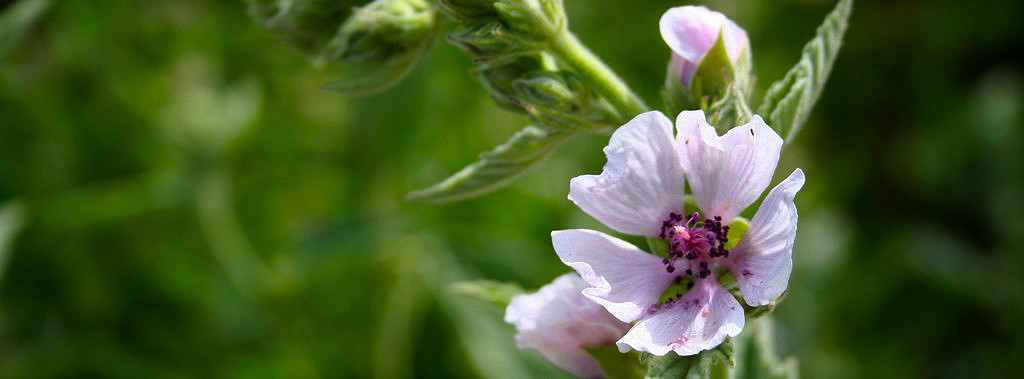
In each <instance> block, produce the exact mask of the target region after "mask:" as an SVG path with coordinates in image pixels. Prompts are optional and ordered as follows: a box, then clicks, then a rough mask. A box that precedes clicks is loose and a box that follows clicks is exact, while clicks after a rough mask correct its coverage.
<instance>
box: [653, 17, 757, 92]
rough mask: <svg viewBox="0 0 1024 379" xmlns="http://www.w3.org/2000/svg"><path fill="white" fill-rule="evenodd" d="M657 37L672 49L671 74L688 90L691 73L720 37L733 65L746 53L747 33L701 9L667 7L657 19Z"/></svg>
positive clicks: (747, 50) (727, 20) (734, 24)
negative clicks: (658, 21)
mask: <svg viewBox="0 0 1024 379" xmlns="http://www.w3.org/2000/svg"><path fill="white" fill-rule="evenodd" d="M660 24H661V25H660V26H661V38H662V39H664V40H665V43H667V44H668V46H669V47H670V48H671V49H672V60H671V62H670V64H671V68H672V73H673V74H674V75H676V77H677V78H679V80H680V81H681V82H682V83H683V85H684V86H685V87H686V88H690V85H691V84H692V82H693V74H694V72H695V71H696V70H697V66H698V65H700V61H702V60H704V55H706V54H707V53H708V51H709V50H711V47H712V46H714V45H715V41H717V40H718V36H719V34H721V36H722V38H723V40H724V42H725V50H726V52H727V53H728V54H729V59H730V60H731V61H732V63H733V64H734V65H735V64H736V63H737V61H739V59H740V57H741V56H742V54H743V53H744V52H747V53H748V54H749V51H750V41H749V40H748V39H747V32H745V31H743V28H740V27H739V26H738V25H736V23H735V22H732V20H729V19H728V18H726V17H725V15H723V14H721V13H719V12H715V11H712V10H709V9H707V8H705V7H703V6H692V5H690V6H685V7H675V8H671V9H669V10H668V11H666V12H665V14H663V15H662V16H661V22H660Z"/></svg>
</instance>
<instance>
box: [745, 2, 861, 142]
mask: <svg viewBox="0 0 1024 379" xmlns="http://www.w3.org/2000/svg"><path fill="white" fill-rule="evenodd" d="M852 4H853V0H839V3H838V4H836V7H835V9H833V10H832V12H831V13H829V14H828V16H826V17H825V21H824V22H823V23H822V24H821V26H819V27H818V32H817V35H815V36H814V39H812V40H811V41H810V42H808V43H807V45H805V46H804V50H803V54H802V55H801V56H800V61H799V62H798V63H797V64H796V66H793V68H791V69H790V70H789V72H787V73H786V76H785V77H783V78H782V80H779V81H777V82H775V83H772V85H771V87H770V88H769V89H768V92H767V93H766V94H765V96H764V100H762V101H761V106H760V108H758V113H759V114H761V116H762V117H765V118H766V119H767V121H768V124H769V125H771V126H773V127H775V129H776V130H778V131H779V132H780V134H782V135H783V137H784V138H785V139H786V142H787V143H788V142H790V141H792V139H793V137H794V136H795V135H796V134H797V132H798V131H799V130H800V127H801V125H802V124H803V123H804V121H806V120H807V116H808V115H809V114H810V112H811V108H813V107H814V103H815V102H816V101H817V100H818V95H820V94H821V90H822V88H824V86H825V81H826V79H828V74H829V72H830V71H831V70H832V64H833V63H834V62H835V59H836V55H837V54H838V53H839V47H840V45H841V43H842V39H843V34H844V33H845V32H846V27H847V24H848V21H849V18H850V11H851V7H852Z"/></svg>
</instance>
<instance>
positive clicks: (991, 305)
mask: <svg viewBox="0 0 1024 379" xmlns="http://www.w3.org/2000/svg"><path fill="white" fill-rule="evenodd" d="M30 1H32V0H30ZM34 1H35V2H36V3H39V4H43V5H45V3H47V2H45V1H38V0H34ZM566 3H567V4H566V5H567V8H568V13H569V16H570V20H571V22H572V24H571V28H572V29H573V30H574V31H575V32H577V34H578V35H579V36H580V38H581V39H582V40H583V41H584V42H585V43H587V44H588V45H589V46H590V47H591V48H592V49H593V50H594V51H595V52H596V53H597V54H598V55H599V56H601V57H603V58H604V59H605V60H606V61H607V62H608V63H609V64H610V65H611V66H612V67H613V68H614V69H616V70H617V71H618V72H619V73H620V74H621V75H622V76H623V77H624V78H626V79H627V81H628V82H630V83H631V84H632V85H633V87H634V88H635V89H637V90H639V91H640V92H641V93H642V95H643V96H644V97H645V98H646V99H647V100H648V103H649V104H659V103H660V101H659V100H658V98H657V91H658V87H659V85H660V84H661V83H662V79H663V73H664V66H665V62H666V59H667V58H668V49H667V48H666V47H665V46H664V45H663V42H662V41H661V39H660V36H659V34H658V28H657V21H658V18H659V17H660V14H661V13H662V12H663V11H665V10H666V9H667V8H669V7H671V6H676V5H682V4H681V3H677V2H670V1H649V2H642V3H638V2H635V1H631V0H604V1H586V0H566ZM13 4H14V3H13V2H11V1H0V10H7V9H11V8H12V7H13V6H14V5H13ZM705 4H706V5H708V6H710V7H712V8H714V9H717V10H721V11H723V12H725V13H726V14H727V15H729V16H730V17H731V18H732V19H734V20H735V21H736V22H737V23H739V24H740V25H742V26H743V27H745V28H746V30H747V32H748V33H749V35H750V38H751V43H752V46H753V51H754V53H753V56H754V62H755V66H756V69H757V74H758V77H759V78H760V80H759V83H758V87H759V89H760V90H761V91H763V90H764V88H765V87H766V86H767V84H768V83H770V82H771V81H773V80H775V79H777V78H779V77H781V76H782V74H783V73H784V72H785V71H786V70H787V69H788V68H789V66H790V65H792V64H793V63H795V61H796V59H797V56H798V55H799V52H800V49H801V48H802V46H803V44H804V43H805V42H806V41H807V40H808V39H810V38H811V36H812V35H813V33H814V28H815V27H816V26H817V25H818V23H820V21H821V18H822V17H823V16H824V15H825V14H826V13H827V12H828V10H829V9H831V7H832V5H833V3H832V2H831V1H823V0H798V1H793V0H786V1H767V0H759V1H718V2H708V3H705ZM1022 14H1024V3H1021V2H1019V1H993V2H986V3H984V4H982V3H979V2H973V1H966V0H963V1H953V0H938V1H927V2H926V1H916V2H915V1H858V2H856V3H855V4H854V13H853V17H852V20H851V25H850V28H849V31H848V32H847V38H846V45H845V46H844V48H843V50H842V51H841V53H840V55H839V59H838V62H837V64H836V66H835V69H834V71H833V75H832V77H831V78H830V79H829V84H828V86H827V87H826V89H825V92H824V95H823V98H822V99H821V101H820V103H819V106H818V108H817V109H816V110H815V112H814V113H813V115H812V117H811V119H810V120H809V122H808V124H807V126H806V127H805V128H804V132H803V133H802V134H801V135H800V136H799V137H798V138H797V139H796V142H795V143H794V144H792V145H789V146H788V147H787V148H786V149H785V150H784V151H783V162H782V163H780V168H779V171H778V175H777V180H778V179H781V178H782V177H783V176H784V175H786V174H788V173H789V172H790V171H791V170H792V169H793V168H795V167H802V168H803V169H804V171H805V172H806V174H807V177H808V182H807V185H806V186H805V187H804V190H803V192H801V194H800V195H799V196H798V198H797V203H798V205H799V207H800V211H801V220H800V232H799V234H798V242H797V245H796V249H795V253H794V259H795V270H794V274H793V278H792V281H791V284H790V289H789V292H788V296H787V298H786V301H784V302H783V303H782V304H781V305H780V306H779V307H778V308H777V310H776V312H775V314H776V327H777V329H778V330H777V333H776V334H777V335H778V337H779V346H778V351H779V352H780V353H782V354H783V355H795V356H798V357H799V360H800V367H801V372H802V374H803V376H804V377H808V378H825V377H827V378H857V377H928V378H931V377H986V378H989V377H1016V376H1019V375H1021V373H1022V372H1024V360H1022V359H1021V357H1024V257H1022V254H1024V249H1022V246H1024V167H1022V166H1024V119H1022V117H1024V114H1022V107H1024V71H1022V70H1024V66H1022V61H1024V59H1022V58H1024V54H1022V53H1024V30H1022V29H1021V24H1020V21H1019V18H1020V16H1021V15H1022ZM13 42H14V43H13V44H11V45H10V46H9V48H7V49H6V51H3V50H4V48H3V46H2V45H0V54H2V55H0V377H14V378H22V377H25V378H37V377H109V378H140V377H146V378H164V377H238V378H241V377H245V378H250V377H380V378H393V377H410V376H417V377H486V378H514V377H553V376H559V375H562V374H560V373H558V372H557V371H556V370H554V369H553V368H551V367H550V366H549V365H547V364H546V363H545V362H544V361H543V360H542V359H540V358H539V356H538V355H537V354H535V353H533V352H519V351H517V350H516V349H515V348H514V342H513V339H512V330H511V328H510V327H509V326H507V325H505V324H503V323H502V322H501V310H499V309H495V308H492V307H490V306H488V305H485V304H481V303H477V302H474V301H473V300H467V299H462V298H459V297H458V296H455V295H453V294H451V292H450V291H449V289H448V286H449V284H450V283H451V282H453V281H456V280H461V279H472V278H492V279H497V280H505V281H513V282H517V283H520V284H522V285H523V286H525V287H527V288H536V287H538V286H540V285H542V284H544V283H546V282H548V281H550V280H551V279H553V278H554V277H556V276H557V275H559V274H561V273H563V272H566V271H568V268H567V267H565V266H563V265H561V264H560V263H559V261H558V259H557V257H556V256H555V254H554V252H553V250H552V248H551V245H550V237H549V233H550V231H551V230H555V229H564V228H578V227H590V228H597V229H602V230H606V229H605V228H604V227H602V226H601V225H599V224H598V223H597V222H596V221H594V220H593V219H591V218H589V217H588V216H587V215H585V214H583V213H582V212H581V211H580V210H579V209H577V208H576V207H574V206H573V205H572V204H571V203H570V202H569V201H567V200H566V192H567V190H568V179H569V178H570V177H572V176H575V175H579V174H584V173H597V172H599V171H600V169H601V166H602V165H603V164H604V156H603V154H602V153H601V147H602V146H603V145H604V144H605V143H606V142H607V137H602V136H598V135H595V136H588V137H584V138H579V139H577V140H575V141H573V142H572V143H570V144H569V145H568V146H567V147H566V148H563V149H562V150H561V151H559V152H558V153H556V155H555V156H554V157H553V158H552V159H550V160H549V161H547V162H545V163H544V164H543V165H542V166H541V167H540V168H539V169H538V170H536V171H534V172H533V173H531V174H529V175H528V176H526V177H524V178H523V179H521V180H519V181H518V182H516V183H514V184H513V185H511V186H510V187H507V188H505V189H503V190H500V191H498V192H495V193H492V194H489V195H485V196H481V197H479V198H475V199H471V200H468V201H463V202H459V203H454V204H449V205H440V206H432V205H415V204H409V203H406V202H403V201H402V196H403V195H404V194H405V193H407V192H408V191H411V190H414V189H418V188H422V187H424V186H427V185H429V184H432V183H433V182H435V181H437V180H440V179H442V178H443V177H445V176H446V175H448V174H450V173H451V172H454V171H455V170H457V169H459V168H461V167H462V166H463V165H465V164H468V163H469V162H471V161H473V160H474V158H475V156H476V154H478V153H479V152H481V151H485V150H487V149H490V148H491V147H492V146H494V145H496V144H499V143H501V142H502V141H504V140H505V139H506V138H508V137H509V136H510V135H511V134H512V133H514V132H515V131H516V130H518V129H519V128H520V127H521V126H522V125H524V123H525V122H526V121H527V120H526V117H525V116H523V115H519V114H513V113H509V112H507V111H504V110H501V109H498V107H497V106H496V105H495V104H494V102H493V101H492V100H490V99H489V98H488V97H487V95H486V94H485V92H484V91H483V89H482V88H481V87H480V86H479V84H478V83H477V82H475V80H474V79H473V78H472V77H471V76H470V75H469V69H470V68H471V63H470V62H469V60H468V59H467V58H466V57H465V56H464V55H463V54H462V53H461V52H460V51H458V50H457V49H455V48H453V47H452V46H450V45H448V44H445V43H438V44H437V45H436V47H435V48H434V50H433V51H432V52H431V53H430V54H429V55H428V56H427V57H426V59H425V60H424V61H423V62H422V64H421V65H420V66H419V67H417V68H416V69H415V71H413V73H412V74H411V75H410V76H409V77H408V78H407V79H406V80H405V81H403V82H402V83H400V84H399V85H398V86H397V87H394V88H392V89H390V90H387V91H385V92H383V93H380V94H376V95H372V96H368V97H360V98H354V97H346V96H343V95H339V94H337V93H334V92H328V91H324V90H322V89H320V86H321V85H323V84H324V83H326V82H328V81H330V80H331V79H334V78H336V77H337V73H336V72H335V71H332V70H331V69H330V68H327V69H320V68H317V67H314V66H313V65H311V64H310V62H309V61H308V60H306V59H305V58H303V57H302V56H301V55H300V54H298V53H296V52H295V51H294V49H292V48H291V47H290V45H288V44H287V43H285V42H284V41H282V40H281V39H280V38H278V37H277V36H275V35H273V34H272V33H269V32H267V31H265V30H263V29H261V28H260V27H258V26H257V25H255V24H254V23H253V22H252V21H251V20H250V18H249V17H248V15H247V13H246V8H245V5H244V4H243V3H242V2H238V1H222V2H212V1H200V0H175V1H131V0H97V1H76V0H66V1H54V4H53V5H52V6H51V7H49V9H47V10H46V11H45V12H44V13H42V14H41V16H40V17H39V18H38V19H37V20H36V22H35V23H34V24H32V25H31V26H30V27H28V28H27V29H26V30H25V32H24V33H22V34H21V36H20V38H18V39H17V40H15V41H13ZM3 43H5V42H4V41H0V44H3Z"/></svg>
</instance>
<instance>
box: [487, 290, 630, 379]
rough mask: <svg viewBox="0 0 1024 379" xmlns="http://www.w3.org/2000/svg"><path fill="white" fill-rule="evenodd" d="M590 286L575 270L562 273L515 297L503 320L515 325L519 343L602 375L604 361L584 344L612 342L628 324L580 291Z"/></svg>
mask: <svg viewBox="0 0 1024 379" xmlns="http://www.w3.org/2000/svg"><path fill="white" fill-rule="evenodd" d="M586 286H587V283H586V282H584V281H583V279H582V278H580V276H579V275H577V274H576V273H568V274H565V275H562V276H560V277H558V278H557V279H555V280H554V281H553V282H551V283H549V284H547V285H545V286H544V287H541V289H540V290H538V291H537V292H535V293H531V294H525V295H518V296H515V297H513V298H512V300H511V301H510V302H509V305H508V308H506V309H505V322H508V323H510V324H513V325H515V327H516V345H517V346H518V347H519V348H521V349H534V350H537V351H538V352H540V353H541V354H542V355H543V356H544V357H545V358H547V359H548V360H549V361H551V362H552V363H554V364H555V365H556V366H558V367H560V368H562V369H564V370H566V371H568V372H569V373H571V374H573V375H574V376H577V377H585V378H595V377H604V376H605V375H604V371H602V369H601V366H600V365H599V364H598V362H597V361H596V360H595V359H594V357H592V356H591V355H590V354H589V353H587V352H586V351H585V350H584V349H583V348H584V347H602V346H607V345H610V344H612V343H613V342H614V341H615V340H617V339H619V338H620V337H622V335H623V334H625V332H626V329H628V327H629V324H626V323H624V322H622V321H619V320H617V319H615V317H612V315H611V314H609V313H608V311H606V310H605V309H604V307H602V306H600V305H598V304H597V303H594V302H593V301H591V300H590V299H587V298H586V297H584V296H583V295H582V294H580V290H582V289H583V288H585V287H586Z"/></svg>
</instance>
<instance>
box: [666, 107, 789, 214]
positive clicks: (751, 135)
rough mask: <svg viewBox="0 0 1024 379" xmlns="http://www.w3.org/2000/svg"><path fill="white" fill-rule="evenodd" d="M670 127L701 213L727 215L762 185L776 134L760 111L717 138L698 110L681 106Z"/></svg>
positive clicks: (778, 146)
mask: <svg viewBox="0 0 1024 379" xmlns="http://www.w3.org/2000/svg"><path fill="white" fill-rule="evenodd" d="M676 128H677V129H678V132H677V133H678V135H677V137H676V138H678V139H679V146H680V149H681V150H682V151H681V154H680V159H681V160H682V162H683V169H684V170H685V171H686V180H687V182H688V183H689V184H690V188H691V189H692V190H693V196H694V198H695V199H696V201H697V206H699V207H700V209H701V210H702V211H704V213H705V217H714V216H721V217H722V219H723V220H726V221H728V220H732V219H733V218H734V217H736V216H737V215H739V213H740V212H741V211H743V209H745V208H746V207H748V206H750V204H751V203H753V202H754V201H755V200H757V198H758V197H760V195H761V192H764V189H765V188H766V187H768V184H769V183H770V182H771V180H772V174H773V173H774V172H775V166H776V164H778V162H779V152H780V151H781V150H782V138H780V137H779V135H778V134H776V133H775V131H774V130H772V128H771V127H769V126H768V124H765V123H764V120H763V119H761V116H757V115H755V116H754V118H753V119H752V120H750V122H748V123H746V124H745V125H741V126H737V127H735V128H732V129H731V130H729V131H728V132H726V133H725V135H723V136H721V137H719V136H718V135H717V133H715V129H714V127H712V126H711V125H708V123H707V121H706V120H705V119H704V112H703V111H685V112H682V113H680V114H679V118H678V119H677V120H676Z"/></svg>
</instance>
